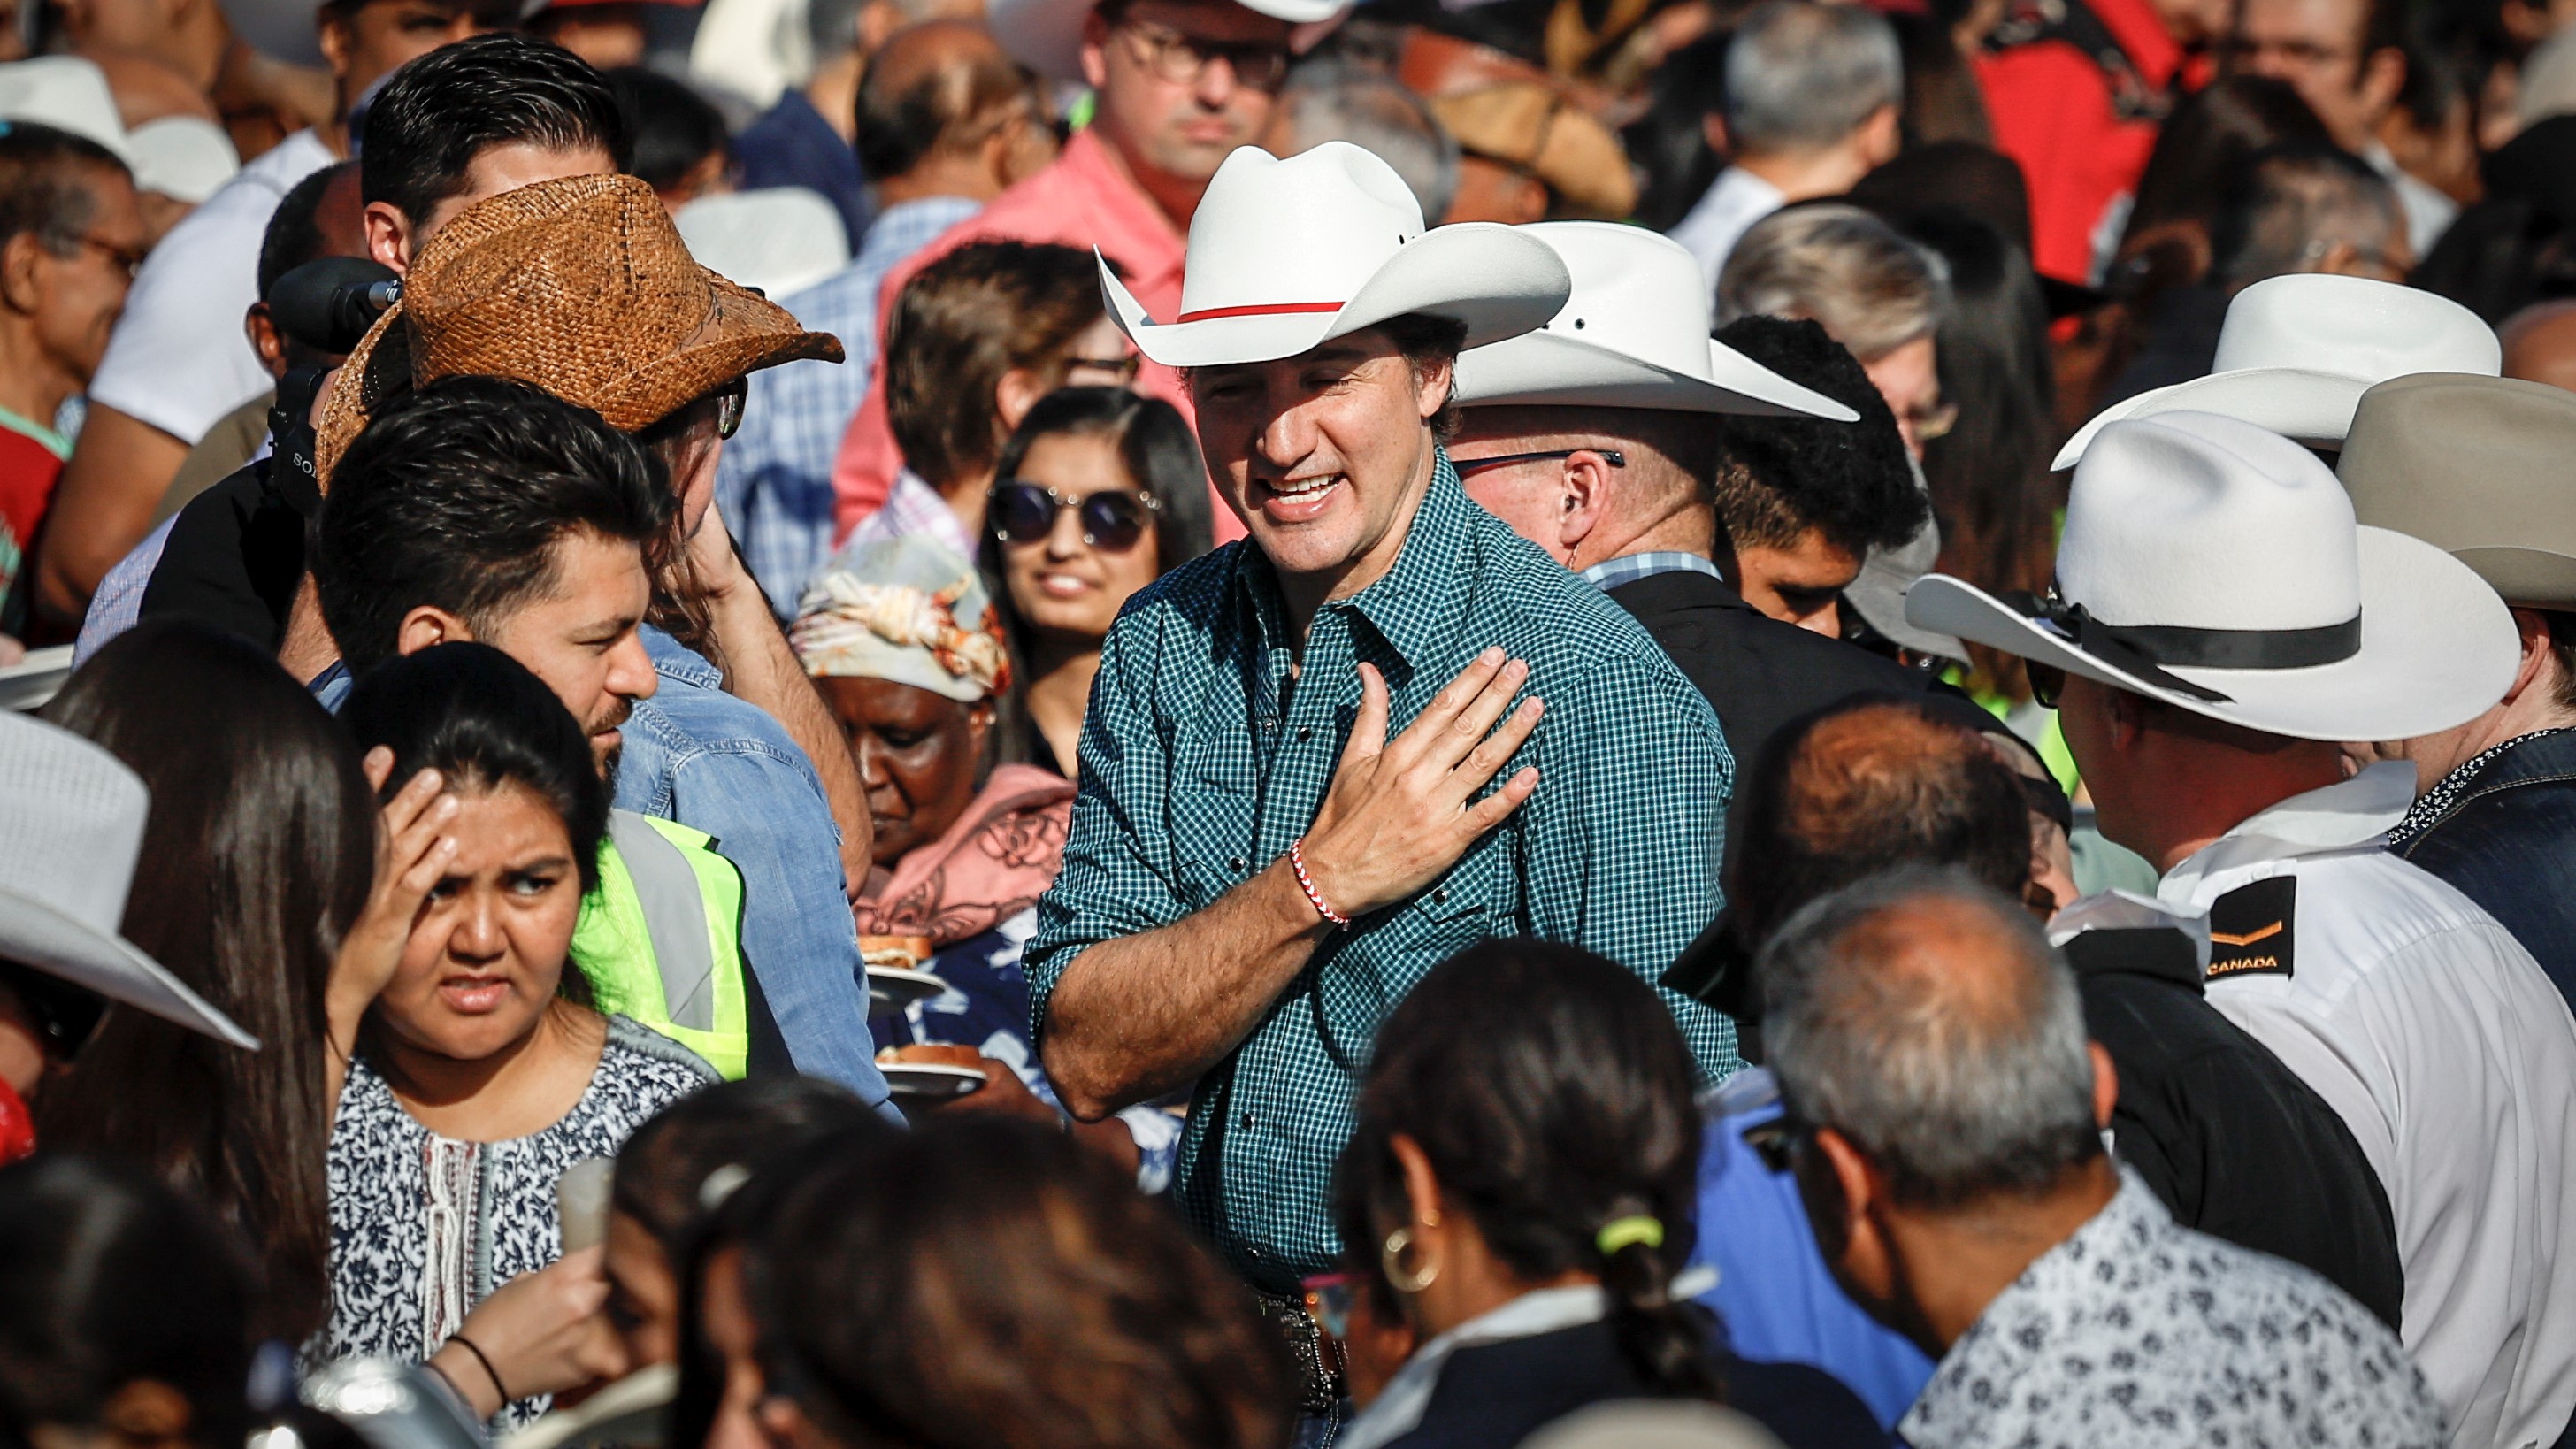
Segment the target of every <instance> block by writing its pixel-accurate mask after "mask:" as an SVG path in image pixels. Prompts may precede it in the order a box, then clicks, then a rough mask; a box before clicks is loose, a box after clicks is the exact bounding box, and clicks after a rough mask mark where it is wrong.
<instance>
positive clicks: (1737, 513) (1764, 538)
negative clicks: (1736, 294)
mask: <svg viewBox="0 0 2576 1449" xmlns="http://www.w3.org/2000/svg"><path fill="white" fill-rule="evenodd" d="M1717 340H1718V341H1720V342H1722V343H1725V344H1726V345H1727V346H1729V347H1732V348H1734V349H1735V350H1736V351H1738V352H1741V353H1742V354H1744V355H1745V356H1746V357H1749V358H1751V359H1752V360H1753V361H1755V362H1757V363H1760V364H1761V365H1762V366H1764V367H1767V368H1769V369H1771V370H1772V371H1773V372H1776V373H1778V374H1779V375H1780V376H1782V377H1785V378H1787V379H1788V380H1789V381H1791V382H1794V383H1797V384H1798V385H1799V386H1801V387H1805V388H1809V389H1812V390H1814V391H1816V392H1819V393H1822V394H1823V395H1824V396H1826V397H1828V398H1831V399H1833V400H1834V401H1835V402H1838V403H1841V404H1842V405H1843V406H1845V407H1847V408H1850V409H1851V410H1853V411H1854V412H1857V413H1858V414H1860V421H1858V422H1857V423H1834V422H1823V421H1819V420H1817V419H1814V418H1797V417H1775V418H1759V417H1743V418H1729V419H1727V420H1726V421H1725V423H1724V424H1723V425H1721V426H1720V428H1719V430H1718V455H1717V469H1716V476H1715V478H1714V480H1713V481H1714V485H1715V489H1716V493H1717V514H1718V518H1719V520H1720V521H1721V523H1722V524H1723V525H1724V529H1725V537H1726V541H1727V543H1728V545H1729V546H1730V548H1731V549H1732V551H1733V557H1732V559H1731V560H1726V562H1728V563H1729V564H1730V567H1729V568H1728V570H1727V572H1728V574H1729V579H1728V581H1729V582H1730V583H1732V584H1734V585H1735V588H1736V592H1738V593H1740V594H1742V595H1743V596H1744V601H1745V602H1746V603H1748V604H1751V605H1752V606H1753V607H1755V608H1757V609H1760V610H1761V611H1762V612H1763V613H1765V614H1768V615H1770V616H1771V617H1772V618H1774V619H1778V620H1780V621H1781V622H1782V623H1786V624H1795V625H1797V626H1798V627H1800V628H1802V629H1811V630H1813V631H1815V632H1816V633H1819V634H1823V635H1826V636H1828V637H1830V638H1840V637H1842V635H1843V634H1844V632H1845V629H1844V620H1843V616H1842V610H1841V599H1842V592H1843V590H1844V589H1846V588H1849V587H1850V586H1851V583H1852V581H1853V580H1854V579H1856V578H1858V577H1860V570H1861V564H1862V563H1863V562H1864V561H1865V560H1867V558H1868V557H1869V552H1870V550H1871V549H1873V548H1880V549H1894V548H1901V547H1903V546H1904V545H1905V544H1906V543H1908V542H1909V541H1911V540H1912V539H1913V537H1914V535H1915V533H1916V532H1917V531H1918V530H1920V529H1921V528H1922V527H1923V525H1924V523H1925V521H1926V520H1928V519H1929V518H1930V517H1931V515H1932V505H1931V503H1930V501H1929V500H1928V499H1927V498H1926V497H1925V496H1924V493H1923V489H1922V487H1921V485H1919V484H1917V483H1916V482H1915V481H1914V473H1913V470H1912V469H1911V468H1909V467H1908V466H1907V465H1906V459H1905V440H1904V438H1903V436H1902V435H1901V434H1900V433H1899V432H1898V431H1897V426H1896V415H1895V414H1894V413H1892V412H1890V411H1888V407H1887V402H1886V400H1885V399H1884V398H1882V397H1881V396H1880V395H1879V391H1878V389H1877V388H1876V387H1875V386H1873V385H1872V384H1871V382H1870V380H1869V374H1868V373H1867V372H1865V371H1863V370H1862V368H1861V365H1860V363H1859V362H1858V361H1857V360H1855V359H1854V358H1853V357H1852V355H1851V353H1850V352H1848V351H1846V350H1845V349H1844V347H1843V345H1842V344H1841V343H1839V342H1836V341H1835V340H1834V339H1833V338H1832V337H1830V336H1828V335H1827V334H1826V332H1825V329H1824V328H1823V327H1822V326H1820V325H1818V324H1816V323H1814V322H1808V321H1789V320H1786V319H1783V318H1778V317H1764V316H1751V317H1739V318H1737V319H1736V320H1735V321H1733V322H1730V323H1728V324H1727V325H1726V326H1724V327H1722V328H1719V329H1718V333H1717Z"/></svg>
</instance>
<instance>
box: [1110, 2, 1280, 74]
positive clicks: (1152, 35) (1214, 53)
mask: <svg viewBox="0 0 2576 1449" xmlns="http://www.w3.org/2000/svg"><path fill="white" fill-rule="evenodd" d="M1120 28H1121V29H1122V30H1124V31H1125V32H1126V33H1127V36H1128V39H1129V40H1131V41H1132V42H1133V43H1134V44H1133V48H1134V50H1135V52H1136V59H1137V60H1138V61H1140V62H1142V63H1143V64H1144V66H1145V68H1146V69H1147V70H1150V71H1152V72H1153V73H1154V75H1155V77H1156V78H1157V79H1159V80H1164V81H1168V82H1170V83H1171V84H1173V85H1188V84H1190V83H1191V82H1193V81H1195V80H1197V79H1198V78H1199V76H1200V75H1201V74H1202V73H1204V72H1205V71H1206V70H1207V68H1208V66H1209V65H1210V64H1212V63H1214V62H1216V61H1220V60H1222V61H1224V62H1225V63H1226V65H1227V66H1228V67H1229V68H1231V69H1232V70H1233V71H1234V80H1235V84H1237V85H1240V86H1246V87H1249V88H1250V89H1252V90H1256V91H1276V90H1278V89H1279V87H1280V86H1281V85H1282V84H1283V83H1285V82H1286V81H1287V79H1288V47H1286V46H1284V45H1281V44H1279V43H1278V42H1277V41H1271V40H1242V41H1228V40H1210V39H1207V38H1206V37H1205V36H1198V35H1184V34H1182V33H1181V32H1180V31H1177V30H1174V29H1172V28H1171V27H1170V26H1168V25H1156V24H1154V23H1153V22H1152V21H1148V20H1130V21H1128V22H1126V23H1125V24H1124V25H1123V26H1121V27H1120Z"/></svg>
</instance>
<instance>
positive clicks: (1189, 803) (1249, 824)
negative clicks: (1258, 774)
mask: <svg viewBox="0 0 2576 1449" xmlns="http://www.w3.org/2000/svg"><path fill="white" fill-rule="evenodd" d="M1163 809H1164V823H1165V825H1166V826H1167V827H1168V829H1169V830H1170V836H1169V838H1170V840H1171V841H1172V851H1173V861H1172V870H1173V876H1174V883H1175V885H1176V886H1177V888H1178V890H1179V892H1180V896H1181V905H1182V908H1183V909H1184V910H1187V911H1203V910H1205V909H1207V908H1208V907H1209V906H1211V905H1213V904H1215V903H1216V899H1217V897H1219V896H1222V895H1224V894H1225V893H1226V892H1227V891H1230V890H1232V889H1234V888H1235V887H1236V886H1238V885H1241V884H1242V883H1243V882H1244V881H1246V880H1248V879H1250V878H1251V877H1252V876H1253V874H1254V873H1256V872H1258V871H1259V870H1260V869H1261V868H1262V867H1263V866H1266V865H1268V864H1269V862H1268V861H1266V860H1257V859H1255V858H1254V851H1253V829H1254V825H1255V822H1256V819H1257V815H1256V813H1255V805H1254V801H1253V798H1252V797H1251V796H1250V795H1248V794H1245V793H1243V792H1242V791H1239V790H1226V789H1219V788H1215V787H1212V786H1208V785H1204V784H1199V785H1178V786H1174V787H1173V789H1172V791H1171V794H1170V795H1169V796H1167V797H1166V799H1165V801H1164V805H1163Z"/></svg>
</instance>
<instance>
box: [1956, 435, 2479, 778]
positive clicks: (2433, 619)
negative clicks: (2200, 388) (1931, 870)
mask: <svg viewBox="0 0 2576 1449" xmlns="http://www.w3.org/2000/svg"><path fill="white" fill-rule="evenodd" d="M1905 617H1906V618H1907V619H1908V620H1910V621H1911V622H1912V623H1913V624H1914V625H1915V626H1916V627H1918V628H1924V629H1934V630H1938V631H1940V632H1942V633H1945V634H1955V635H1957V636H1958V637H1960V638H1962V639H1965V640H1968V641H1969V642H1971V643H1977V644H1989V645H1992V646H1994V647H1995V648H1997V649H2000V650H2002V651H2004V652H2005V653H2007V654H2013V655H2018V656H2019V657H2021V658H2023V659H2026V660H2028V661H2030V662H2031V663H2033V664H2038V665H2047V666H2051V667H2053V668H2057V669H2062V670H2064V671H2066V672H2067V673H2069V674H2077V675H2082V676H2083V677H2084V678H2086V679H2090V680H2093V681H2095V682H2097V683H2100V684H2107V685H2110V686H2111V687H2112V688H2114V689H2122V690H2126V691H2128V692H2130V693H2132V694H2141V695H2145V696H2147V697H2148V698H2151V699H2159V700H2162V701H2164V702H2165V703H2167V704H2171V705H2174V706H2176V707H2177V708H2180V709H2185V710H2189V711H2190V712H2192V713H2194V714H2199V715H2206V716H2208V717H2209V718H2211V719H2217V720H2225V721H2227V722H2228V723H2230V724H2237V725H2243V726H2245V727H2246V728H2248V729H2253V730H2260V731H2262V732H2263V733H2265V734H2273V735H2288V736H2290V737H2291V738H2293V739H2306V740H2335V741H2342V740H2402V739H2412V738H2414V737H2416V736H2418V735H2429V734H2432V733H2434V732H2436V731H2438V730H2446V729H2449V728H2451V727H2452V726H2454V725H2458V724H2463V723H2466V722H2467V721H2469V720H2472V719H2475V718H2476V717H2477V716H2478V715H2480V714H2482V713H2484V712H2485V710H2486V709H2487V707H2488V706H2490V705H2492V704H2494V703H2495V702H2496V701H2497V700H2499V699H2501V698H2503V697H2504V692H2505V689H2506V688H2507V686H2509V685H2511V684H2512V683H2513V675H2514V669H2515V666H2516V665H2517V663H2518V662H2519V661H2520V658H2521V646H2520V643H2519V641H2518V639H2517V637H2516V635H2515V633H2514V625H2513V616H2512V615H2511V614H2509V613H2508V612H2506V610H2505V606H2504V601H2503V600H2502V599H2499V598H2497V597H2496V592H2495V590H2494V589H2492V588H2489V587H2488V586H2487V583H2486V581H2485V580H2484V579H2481V578H2479V577H2478V576H2477V574H2475V573H2474V572H2472V571H2471V570H2470V568H2469V566H2468V565H2466V564H2464V563H2462V562H2460V561H2459V560H2458V559H2455V558H2453V557H2451V556H2450V555H2449V554H2447V553H2444V552H2443V551H2442V550H2440V549H2438V548H2435V547H2434V546H2433V545H2431V544H2429V543H2425V542H2423V541H2422V540H2420V539H2416V538H2410V537H2408V536H2407V535H2405V534H2402V533H2393V532H2391V531H2389V530H2387V529H2384V528H2366V527H2362V526H2360V525H2358V524H2356V523H2355V522H2354V518H2353V507H2352V499H2351V498H2350V497H2349V496H2347V495H2346V494H2345V492H2344V489H2343V485H2342V484H2340V483H2338V482H2336V481H2335V475H2334V473H2333V471H2332V470H2331V469H2329V468H2327V467H2326V465H2325V464H2323V463H2321V462H2318V461H2317V459H2316V455H2314V454H2312V453H2310V452H2309V451H2308V450H2307V449H2306V448H2303V447H2301V446H2299V445H2298V444H2297V443H2294V442H2292V441H2291V440H2289V439H2288V438H2285V437H2282V436H2281V435H2280V434H2278V433H2274V432H2270V431H2267V430H2265V429H2263V428H2261V427H2257V426H2256V425H2254V424H2252V423H2248V422H2243V421H2240V420H2239V419H2236V418H2228V417H2220V416H2218V415H2216V414H2214V413H2189V412H2183V413H2165V414H2163V415H2161V416H2158V417H2153V418H2133V419H2130V420H2128V421H2126V422H2117V423H2113V424H2111V425H2110V426H2108V427H2106V428H2104V429H2103V430H2102V432H2101V435H2100V436H2099V437H2097V438H2095V439H2094V440H2093V446H2092V447H2091V448H2090V449H2088V450H2087V451H2086V452H2085V454H2084V461H2083V462H2082V463H2081V464H2079V465H2077V467H2076V469H2075V481H2074V482H2073V484H2071V485H2070V486H2069V487H2068V489H2067V497H2066V535H2065V537H2064V539H2063V540H2062V541H2061V542H2060V543H2059V544H2058V549H2057V585H2056V587H2055V588H2054V589H2052V590H2051V591H2050V593H2049V594H2048V595H2047V596H2046V597H2033V596H2032V595H2029V594H2003V595H1996V594H1990V593H1988V592H1986V591H1985V590H1983V589H1981V588H1978V587H1977V586H1976V585H1974V584H1971V583H1969V582H1968V581H1966V580H1965V579H1957V578H1952V577H1950V576H1949V575H1947V574H1927V575H1925V576H1924V577H1922V578H1920V579H1917V580H1916V581H1915V583H1914V587H1913V588H1911V589H1909V590H1908V591H1907V592H1906V595H1905Z"/></svg>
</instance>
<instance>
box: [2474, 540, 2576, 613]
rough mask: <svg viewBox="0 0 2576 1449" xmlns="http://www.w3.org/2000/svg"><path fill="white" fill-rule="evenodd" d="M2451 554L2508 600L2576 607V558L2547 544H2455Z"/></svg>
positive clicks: (2544, 606) (2535, 606)
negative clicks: (2528, 546)
mask: <svg viewBox="0 0 2576 1449" xmlns="http://www.w3.org/2000/svg"><path fill="white" fill-rule="evenodd" d="M2451 557H2453V558H2455V559H2458V560H2459V561H2460V562H2462V563H2464V564H2467V565H2468V566H2469V567H2470V568H2472V569H2474V570H2476V571H2477V575H2478V577H2479V578H2482V579H2484V580H2486V581H2487V587H2489V588H2491V589H2494V590H2495V591H2496V592H2497V593H2498V594H2500V595H2502V596H2503V597H2504V601H2505V602H2506V603H2508V604H2517V605H2520V606H2521V607H2523V608H2526V609H2561V610H2576V558H2570V557H2568V556H2567V555H2565V554H2563V553H2553V552H2551V551H2550V550H2548V549H2545V548H2522V547H2518V546H2507V545H2501V544H2499V545H2492V546H2486V547H2479V548H2455V549H2452V550H2451Z"/></svg>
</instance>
